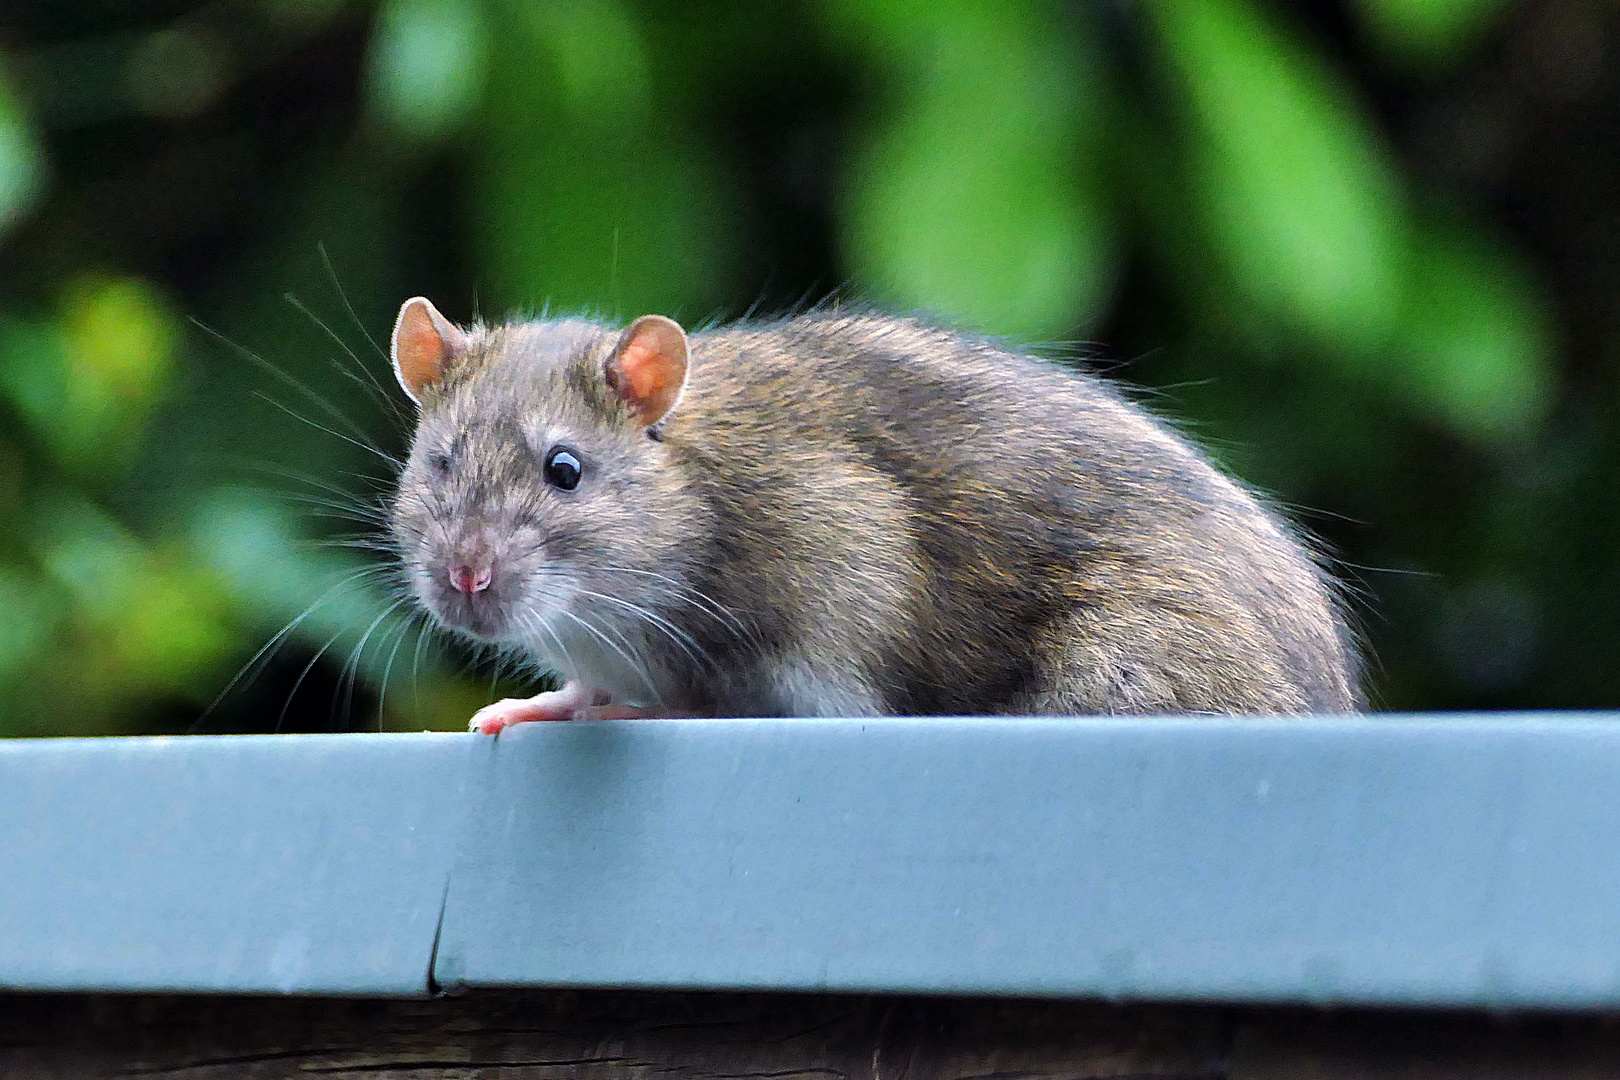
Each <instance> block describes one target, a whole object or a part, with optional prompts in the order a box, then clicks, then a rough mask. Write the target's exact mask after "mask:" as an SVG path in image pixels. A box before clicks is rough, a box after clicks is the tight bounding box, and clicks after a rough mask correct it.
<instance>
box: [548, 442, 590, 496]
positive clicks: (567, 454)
mask: <svg viewBox="0 0 1620 1080" xmlns="http://www.w3.org/2000/svg"><path fill="white" fill-rule="evenodd" d="M583 468H584V466H583V465H581V464H580V463H579V457H578V456H577V455H575V453H574V452H573V451H572V450H570V449H568V447H566V446H553V447H552V448H551V449H550V451H548V452H547V454H546V483H548V484H550V485H551V486H552V487H560V488H562V489H563V490H564V491H573V490H574V488H575V487H577V486H578V485H579V474H580V471H581V470H582V469H583Z"/></svg>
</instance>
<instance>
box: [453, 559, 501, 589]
mask: <svg viewBox="0 0 1620 1080" xmlns="http://www.w3.org/2000/svg"><path fill="white" fill-rule="evenodd" d="M493 570H494V567H493V565H492V564H491V563H488V562H486V563H484V564H483V565H472V564H469V563H457V564H456V565H455V566H452V567H451V568H450V584H451V585H453V586H454V587H455V589H456V591H457V592H464V593H476V592H483V591H484V590H485V589H487V588H489V579H490V577H491V576H492V573H493Z"/></svg>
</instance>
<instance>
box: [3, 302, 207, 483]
mask: <svg viewBox="0 0 1620 1080" xmlns="http://www.w3.org/2000/svg"><path fill="white" fill-rule="evenodd" d="M175 340H176V322H175V317H174V315H173V313H172V312H171V311H170V309H169V307H168V305H167V304H166V303H165V302H164V300H163V299H162V297H160V296H159V295H158V293H157V292H156V291H155V290H154V289H153V288H152V287H151V286H149V285H147V284H145V283H143V282H141V281H138V280H135V279H130V278H108V277H104V276H101V275H86V276H83V277H80V278H78V279H76V280H74V281H73V282H71V283H69V285H68V287H67V288H66V290H65V291H64V294H63V300H62V314H61V319H60V321H59V322H58V323H55V324H41V323H25V322H19V321H7V322H3V323H0V361H3V369H0V390H4V391H5V392H6V394H7V395H8V396H9V397H10V398H11V399H12V400H13V402H15V403H16V405H17V406H18V408H19V409H20V411H21V412H22V413H23V415H24V416H25V417H26V418H27V419H28V420H29V421H31V422H32V423H33V425H34V427H35V429H36V431H37V432H38V433H39V435H40V436H41V437H42V438H43V440H44V442H45V443H46V445H48V446H50V447H51V448H52V449H53V450H54V451H55V452H56V454H57V456H58V458H59V460H60V461H61V462H62V463H63V464H65V465H67V466H68V467H69V468H70V469H72V470H74V471H75V472H78V473H81V474H83V475H86V476H115V475H118V474H119V473H121V472H123V471H124V470H125V469H126V468H127V467H128V465H129V464H130V454H131V451H132V450H133V449H134V446H135V444H136V442H137V441H138V440H139V439H140V438H141V436H142V435H143V433H144V425H145V421H146V418H147V416H148V415H149V414H150V411H151V408H152V406H153V405H154V404H155V402H156V400H157V398H158V396H159V394H160V393H161V392H162V390H163V388H164V386H165V385H166V383H167V381H168V377H169V373H170V369H171V367H172V366H173V361H174V345H175Z"/></svg>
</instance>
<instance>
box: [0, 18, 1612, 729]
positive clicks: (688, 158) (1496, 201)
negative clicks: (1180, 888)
mask: <svg viewBox="0 0 1620 1080" xmlns="http://www.w3.org/2000/svg"><path fill="white" fill-rule="evenodd" d="M1617 194H1620V4H1616V3H1613V2H1607V0H1524V2H1508V0H1340V2H1337V3H1328V2H1320V3H1312V4H1284V3H1280V2H1270V0H1134V2H1133V0H1087V2H1071V3H1066V4H1059V3H1016V2H1007V3H994V4H987V3H977V2H972V3H967V2H953V0H930V2H926V3H920V2H887V0H825V2H784V3H770V4H764V3H759V2H757V0H746V2H725V3H708V4H692V3H686V2H678V0H556V2H549V3H547V2H534V3H526V2H519V0H388V2H385V3H383V4H381V5H376V4H361V3H347V2H342V0H298V2H295V0H281V2H278V0H208V2H201V3H196V2H188V3H181V2H173V3H160V2H150V3H131V2H129V0H117V2H115V0H83V2H79V3H73V4H63V3H54V2H49V0H8V2H7V3H6V4H5V5H3V6H0V734H5V735H28V734H69V733H110V732H149V731H187V730H198V731H247V730H274V729H277V728H279V729H281V730H327V729H368V728H369V729H376V728H379V727H381V728H389V729H400V728H403V729H412V728H423V727H459V726H460V725H461V724H463V723H464V721H465V717H466V716H467V715H468V713H469V712H470V710H471V709H472V708H473V707H475V706H476V705H478V704H481V703H482V702H483V701H485V700H487V699H488V698H489V696H490V695H491V694H492V693H494V692H497V691H498V690H501V689H502V688H501V687H498V686H496V682H497V681H498V680H499V679H500V678H501V677H502V673H501V672H499V671H498V670H495V669H494V668H492V667H491V666H490V665H488V664H480V663H478V662H477V661H476V658H471V657H467V656H465V655H462V654H460V653H457V652H455V651H454V650H448V651H447V650H445V649H443V648H441V647H440V645H439V644H438V643H436V642H434V641H432V640H430V639H426V638H423V636H422V635H421V633H420V629H419V627H420V624H419V623H418V622H414V621H412V620H411V619H410V618H407V617H406V616H407V609H405V608H401V607H394V608H390V605H391V604H392V602H393V601H392V600H391V599H390V598H389V596H388V592H387V584H388V582H387V569H386V560H385V557H384V556H383V555H381V554H379V553H378V552H377V551H376V550H374V549H372V548H371V547H369V546H368V544H369V541H368V540H367V535H368V530H369V529H370V524H369V522H368V521H367V520H365V515H366V512H367V508H374V507H375V506H376V505H377V500H378V499H379V498H380V497H381V495H382V493H383V492H385V491H386V488H387V485H388V477H389V470H390V466H389V464H388V462H387V460H386V458H387V456H388V455H390V454H397V453H398V452H399V450H400V448H401V446H402V444H403V440H404V436H405V429H406V417H405V415H404V410H403V405H404V402H403V399H402V398H401V397H400V395H399V394H398V393H397V392H396V391H395V390H394V389H393V387H392V383H391V380H390V379H389V378H388V374H387V368H386V364H385V363H384V361H383V360H382V358H381V354H380V352H379V351H378V350H377V348H376V344H375V343H377V342H381V341H384V340H385V338H386V335H387V332H388V330H389V328H390V326H391V323H392V318H393V315H394V312H395V311H396V309H397V305H398V304H399V302H400V301H401V299H402V298H404V297H406V296H410V295H414V294H417V293H426V294H428V295H430V296H432V297H434V299H435V300H436V302H437V303H438V304H439V306H440V307H441V308H442V309H443V310H444V311H445V312H446V313H447V314H449V315H450V316H451V317H453V318H456V319H459V320H467V319H469V318H471V317H472V316H473V314H474V313H475V312H481V313H483V314H485V315H488V316H491V317H499V316H503V315H505V314H506V313H509V312H511V311H514V310H515V311H538V310H540V309H542V308H543V307H545V306H547V305H549V307H550V309H551V310H553V311H557V310H580V309H583V310H588V311H592V312H596V313H599V314H602V315H604V316H608V317H613V318H628V317H633V316H634V315H637V314H640V313H643V312H647V311H659V312H665V313H668V314H671V315H674V316H676V317H678V318H680V319H682V320H683V321H684V322H686V323H687V324H688V325H692V324H697V323H703V322H705V321H707V320H713V319H729V318H736V317H740V316H743V315H745V314H747V313H749V312H751V311H757V312H761V313H766V314H774V313H779V312H782V311H785V310H788V309H790V308H792V307H794V306H795V305H799V304H803V303H806V302H814V301H818V300H822V299H825V298H827V297H828V296H831V295H835V294H836V295H840V296H844V297H848V298H852V299H864V300H872V301H876V302H879V303H881V304H884V305H886V306H889V307H892V308H895V309H900V310H910V309H926V310H928V311H931V312H934V313H937V314H938V315H940V316H942V317H944V318H947V319H950V320H953V321H955V322H957V323H958V324H960V325H962V326H964V327H968V328H974V329H978V330H982V331H987V332H990V333H994V334H999V335H1006V336H1007V337H1009V338H1010V339H1013V340H1015V341H1018V342H1022V343H1028V344H1031V345H1039V346H1042V347H1045V348H1047V349H1049V350H1050V351H1052V352H1053V353H1054V354H1055V355H1062V356H1066V357H1070V358H1074V359H1076V360H1077V361H1078V362H1083V363H1085V364H1087V365H1088V366H1089V367H1091V368H1092V369H1093V370H1097V371H1101V372H1103V373H1105V374H1106V375H1107V376H1108V377H1110V378H1113V379H1115V380H1118V381H1120V382H1121V383H1123V384H1125V385H1127V386H1129V387H1132V388H1135V389H1133V391H1132V392H1133V393H1135V394H1137V395H1138V396H1139V398H1140V399H1141V400H1143V401H1144V402H1146V403H1148V404H1150V406H1151V407H1153V408H1155V409H1157V410H1159V411H1160V412H1161V413H1163V414H1164V415H1167V416H1170V417H1174V418H1176V419H1177V420H1178V421H1179V422H1180V423H1181V424H1182V425H1183V426H1184V428H1185V429H1186V430H1187V431H1188V432H1190V433H1191V434H1193V435H1194V436H1195V437H1196V438H1198V439H1199V440H1200V441H1202V442H1203V443H1204V444H1205V445H1206V446H1208V447H1209V448H1210V449H1211V451H1212V452H1213V453H1214V454H1215V455H1216V456H1217V457H1218V458H1219V459H1220V460H1221V461H1222V462H1224V463H1225V464H1226V465H1227V466H1228V467H1229V468H1230V469H1232V470H1234V471H1235V472H1236V473H1238V474H1240V475H1241V476H1242V477H1244V478H1245V479H1247V480H1248V481H1249V482H1251V483H1252V484H1254V485H1256V486H1257V487H1259V488H1260V489H1262V490H1264V491H1266V492H1268V493H1270V494H1271V495H1272V496H1273V497H1274V498H1275V499H1276V500H1277V501H1278V502H1279V503H1280V504H1282V505H1285V506H1287V507H1288V508H1290V510H1291V512H1292V513H1293V514H1294V515H1295V517H1296V518H1297V520H1299V521H1300V522H1301V523H1302V524H1303V525H1304V526H1305V527H1306V528H1308V529H1309V530H1311V531H1312V532H1313V533H1314V534H1316V535H1317V536H1319V537H1320V538H1321V539H1322V541H1323V544H1324V546H1325V547H1326V548H1327V549H1328V550H1329V551H1331V552H1332V553H1334V555H1335V557H1336V558H1337V559H1338V560H1339V565H1340V568H1341V572H1342V573H1343V574H1344V576H1345V577H1346V579H1347V581H1349V582H1350V584H1351V587H1352V590H1353V592H1354V606H1355V609H1356V617H1357V619H1358V622H1359V624H1360V625H1361V627H1362V629H1363V633H1364V636H1365V638H1366V640H1367V642H1368V644H1369V647H1370V650H1371V652H1372V655H1373V657H1374V662H1373V666H1372V668H1371V682H1372V691H1373V695H1374V697H1375V700H1376V702H1377V703H1378V704H1379V705H1380V706H1381V707H1385V708H1391V709H1459V708H1510V707H1511V708H1522V707H1543V706H1546V707H1560V708H1567V707H1606V706H1614V705H1616V704H1617V703H1620V663H1617V661H1620V575H1617V573H1616V571H1617V569H1620V558H1617V549H1620V504H1617V500H1616V497H1615V493H1616V490H1617V486H1620V485H1617V482H1620V417H1617V415H1616V408H1615V404H1616V401H1617V400H1620V385H1617V384H1620V198H1617ZM354 508H358V510H359V513H360V520H354V519H353V517H352V516H350V515H351V512H352V511H353V510H354ZM267 643H270V644H272V645H273V647H272V648H269V649H267V650H266V649H264V648H263V647H264V646H266V644H267ZM238 676H240V677H238ZM233 680H234V682H233Z"/></svg>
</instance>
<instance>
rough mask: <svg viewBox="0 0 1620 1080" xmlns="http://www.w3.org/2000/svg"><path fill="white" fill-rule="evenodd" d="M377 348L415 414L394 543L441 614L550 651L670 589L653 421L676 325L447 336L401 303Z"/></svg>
mask: <svg viewBox="0 0 1620 1080" xmlns="http://www.w3.org/2000/svg"><path fill="white" fill-rule="evenodd" d="M393 356H394V370H395V373H396V374H397V375H398V376H399V382H400V385H401V386H402V387H404V388H405V392H406V393H407V394H409V395H410V396H411V398H412V400H414V401H415V402H416V403H417V405H418V406H419V408H420V419H419V421H418V424H417V429H416V436H415V439H414V441H413V443H412V446H411V452H410V457H409V459H408V460H407V461H406V463H405V468H404V471H403V473H402V474H401V476H400V482H399V492H398V494H397V497H396V499H395V502H394V509H393V532H394V539H395V542H396V544H397V545H398V548H399V551H400V556H401V559H402V561H403V563H404V566H405V570H406V573H407V575H408V576H409V578H410V582H411V586H412V588H413V589H414V590H415V592H416V595H417V596H418V597H419V598H420V599H421V601H422V603H423V604H424V605H425V606H426V607H427V608H428V610H429V611H431V612H432V613H433V614H434V615H435V616H437V618H438V619H439V621H440V622H442V623H443V624H444V625H446V626H448V627H450V628H452V629H454V630H457V631H460V632H463V633H465V634H467V635H470V636H472V637H475V638H479V639H482V640H486V641H498V642H508V643H512V644H520V645H523V646H525V647H527V648H529V649H530V650H532V651H537V652H541V653H545V654H555V653H556V652H557V651H558V650H559V649H561V650H562V651H566V645H564V644H563V642H564V641H566V640H567V639H570V638H572V639H576V640H577V639H578V637H579V635H580V633H581V632H584V631H583V628H584V627H585V626H587V625H589V626H594V627H596V628H598V629H599V630H603V629H606V630H607V633H610V634H611V633H613V631H612V630H611V629H607V627H610V626H611V624H622V623H625V622H627V621H631V620H627V619H626V615H627V614H628V613H632V612H634V610H635V609H636V608H637V607H644V606H646V605H647V604H648V603H649V602H650V601H652V600H653V599H654V598H655V597H656V596H657V594H658V592H659V590H660V587H661V583H662V582H673V580H674V577H675V576H676V575H678V573H679V567H680V563H681V555H680V553H681V547H682V541H683V539H687V538H689V537H690V535H691V533H692V532H693V531H694V526H695V525H696V521H695V519H694V513H695V504H694V498H693V496H692V494H691V492H690V491H689V490H688V489H687V486H686V485H684V484H683V483H682V482H681V474H680V469H679V468H678V467H677V465H676V463H675V461H674V459H673V455H672V452H671V448H670V447H669V446H668V445H667V444H666V443H665V442H664V441H663V439H662V430H661V427H660V422H661V421H663V420H664V419H665V417H666V416H667V414H668V413H669V412H670V410H671V409H673V408H674V407H675V405H676V403H677V402H678V401H679V400H680V396H681V391H682V390H683V388H684V387H685V384H686V368H687V346H686V335H685V334H684V333H683V332H682V331H681V328H680V327H679V326H678V325H676V324H675V323H674V322H672V321H670V320H669V319H666V318H663V317H662V316H657V315H648V316H644V317H643V318H640V319H637V320H636V321H635V322H634V323H632V324H631V325H630V327H629V328H628V329H626V330H624V331H616V330H612V329H609V328H607V327H604V326H602V325H600V324H597V323H594V322H588V321H585V320H577V319H559V320H542V321H538V322H528V323H510V324H508V325H505V326H499V327H488V328H486V327H480V326H475V327H472V328H470V329H467V330H463V329H460V328H458V327H456V326H455V325H453V324H452V323H450V322H449V321H448V320H447V319H445V318H444V317H443V316H442V315H440V314H439V312H438V311H437V310H436V309H435V308H434V307H433V305H432V304H430V303H429V302H428V301H426V300H424V299H422V298H420V297H418V298H416V299H413V300H409V301H406V303H405V305H404V307H403V308H401V309H400V313H399V321H398V323H397V324H396V325H395V327H394V340H393ZM559 639H561V640H559ZM620 640H623V638H622V637H621V638H620ZM557 658H558V659H559V660H561V659H563V657H557Z"/></svg>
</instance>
